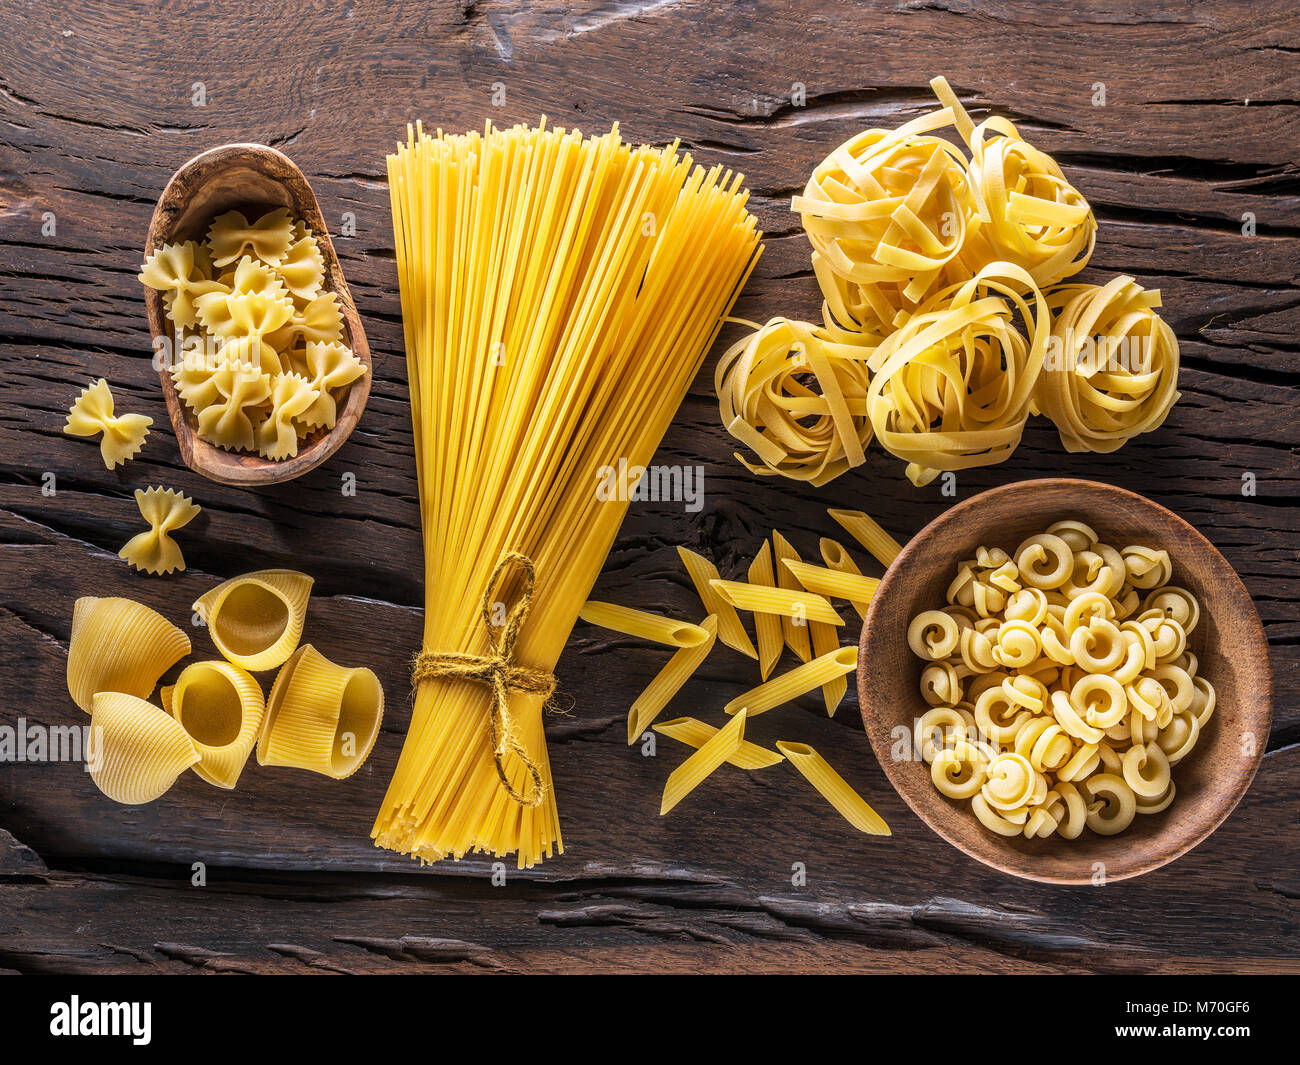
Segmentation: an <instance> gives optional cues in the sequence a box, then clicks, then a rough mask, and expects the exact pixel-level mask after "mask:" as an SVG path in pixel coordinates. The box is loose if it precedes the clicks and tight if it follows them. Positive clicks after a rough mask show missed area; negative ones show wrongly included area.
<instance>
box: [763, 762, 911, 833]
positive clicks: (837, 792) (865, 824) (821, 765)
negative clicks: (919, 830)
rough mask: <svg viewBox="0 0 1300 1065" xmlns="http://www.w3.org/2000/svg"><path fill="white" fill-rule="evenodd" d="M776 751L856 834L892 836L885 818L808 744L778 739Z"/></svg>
mask: <svg viewBox="0 0 1300 1065" xmlns="http://www.w3.org/2000/svg"><path fill="white" fill-rule="evenodd" d="M776 749H777V750H778V751H780V752H781V753H782V754H783V755H785V756H786V757H787V758H788V759H790V764H791V765H793V766H794V767H795V768H796V769H797V770H799V772H800V773H802V774H803V776H804V778H805V779H806V780H807V781H808V783H810V784H811V785H812V786H813V787H814V788H816V789H817V790H818V791H819V792H820V793H821V795H822V798H824V799H825V800H826V801H827V802H829V803H830V804H831V805H832V806H834V807H835V809H837V810H838V811H839V812H840V814H841V815H842V816H843V817H844V819H845V820H846V821H848V823H849V824H851V825H852V826H853V827H854V828H856V829H857V830H858V831H859V832H865V833H866V834H867V835H869V836H890V835H893V833H892V832H890V831H889V826H888V825H887V824H885V822H884V819H883V818H882V817H881V816H880V815H879V814H878V813H876V811H875V810H873V809H872V808H871V807H870V806H868V805H867V803H866V801H865V800H864V799H863V798H862V796H861V795H859V794H858V793H857V792H856V791H854V790H853V788H851V787H850V786H849V783H848V781H846V780H845V779H844V778H843V777H842V776H840V775H839V774H838V773H837V772H835V770H834V769H832V768H831V767H830V763H828V762H827V761H826V759H825V758H823V757H822V756H821V755H820V754H818V753H817V752H816V751H815V750H813V748H811V747H809V746H808V744H806V743H791V742H789V741H786V740H778V741H777V744H776Z"/></svg>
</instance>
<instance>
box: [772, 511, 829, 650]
mask: <svg viewBox="0 0 1300 1065" xmlns="http://www.w3.org/2000/svg"><path fill="white" fill-rule="evenodd" d="M788 559H793V560H795V561H798V560H799V553H798V552H797V551H796V550H795V549H794V548H793V547H792V546H790V541H789V540H787V539H786V538H785V537H784V536H782V535H781V534H780V533H779V532H775V531H773V533H772V564H773V565H774V566H775V567H776V586H777V587H778V588H784V589H785V590H786V591H790V592H798V591H801V590H802V589H800V587H799V582H798V581H797V580H795V579H794V578H793V577H792V576H791V575H790V573H789V571H788V570H787V569H786V568H785V566H784V565H783V563H784V562H786V560H788ZM827 605H829V604H827ZM813 620H818V621H825V620H827V619H826V618H811V617H807V616H805V617H804V618H801V619H800V621H799V623H796V621H795V619H794V618H793V617H787V616H785V615H784V614H783V615H782V616H781V636H782V638H783V639H784V640H785V645H786V646H787V647H788V648H790V650H791V651H793V652H794V653H795V657H796V658H798V659H799V661H800V662H807V661H808V660H809V659H810V658H812V656H813V655H812V644H811V642H810V640H809V636H808V625H807V622H808V621H813Z"/></svg>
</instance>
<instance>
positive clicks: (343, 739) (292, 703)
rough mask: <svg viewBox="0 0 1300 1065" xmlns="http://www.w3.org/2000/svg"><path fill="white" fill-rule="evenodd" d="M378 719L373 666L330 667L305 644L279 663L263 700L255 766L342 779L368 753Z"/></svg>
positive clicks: (380, 700) (380, 707) (380, 695)
mask: <svg viewBox="0 0 1300 1065" xmlns="http://www.w3.org/2000/svg"><path fill="white" fill-rule="evenodd" d="M383 718H384V689H383V687H382V686H381V685H380V683H379V678H378V677H376V676H375V674H374V672H373V671H372V670H369V669H364V668H355V669H349V668H347V667H345V666H339V665H335V664H334V663H333V662H331V661H330V660H329V659H328V658H326V657H325V656H324V655H322V654H321V653H320V652H319V651H317V650H316V648H314V647H313V646H312V645H311V644H304V645H303V646H302V647H301V648H299V650H298V651H297V652H296V653H295V654H294V656H293V657H292V658H290V659H289V661H288V662H286V663H285V664H284V668H283V669H281V670H280V673H279V675H278V676H277V677H276V678H275V685H274V687H272V688H271V696H270V698H269V699H267V701H266V717H265V718H264V719H263V721H262V734H261V735H260V736H259V737H258V740H257V761H258V764H259V765H279V766H292V767H294V768H296V769H310V770H311V771H312V772H314V773H321V774H323V775H324V776H327V777H333V778H334V779H335V780H342V779H343V778H344V777H349V776H351V775H352V774H353V773H355V772H356V771H357V770H358V769H359V768H361V764H362V763H363V762H364V761H365V760H366V758H367V757H368V756H369V754H370V750H371V748H372V747H374V745H375V739H376V738H377V737H378V736H379V725H380V722H381V721H383Z"/></svg>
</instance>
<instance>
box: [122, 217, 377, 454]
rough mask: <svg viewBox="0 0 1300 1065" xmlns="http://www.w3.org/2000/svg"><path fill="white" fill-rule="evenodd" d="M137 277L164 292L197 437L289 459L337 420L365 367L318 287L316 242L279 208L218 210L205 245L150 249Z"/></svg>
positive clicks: (333, 300)
mask: <svg viewBox="0 0 1300 1065" xmlns="http://www.w3.org/2000/svg"><path fill="white" fill-rule="evenodd" d="M140 280H141V281H142V282H143V283H144V284H146V285H148V286H150V287H151V288H155V289H158V290H160V291H162V292H163V293H164V305H165V307H166V309H167V312H168V317H169V319H170V321H171V324H172V326H173V328H174V330H175V334H176V340H177V343H178V347H177V351H176V354H175V357H174V358H173V360H172V363H171V366H170V368H169V369H170V375H171V378H172V382H173V384H174V386H175V388H176V394H177V395H178V396H179V397H180V399H181V401H182V402H183V403H184V404H185V407H186V409H187V413H188V416H189V417H190V418H191V419H192V423H193V425H194V431H195V433H196V435H197V436H198V437H199V438H200V439H202V440H205V441H207V442H208V443H210V444H213V445H214V446H216V447H221V448H224V449H226V450H229V451H248V452H254V451H255V452H257V453H259V454H260V455H262V457H263V458H266V459H270V460H272V461H282V460H284V459H288V458H292V457H293V456H295V455H297V454H298V452H299V450H300V448H301V447H302V446H303V444H304V443H305V442H308V441H310V440H312V439H314V438H316V437H317V436H319V434H321V433H324V432H328V431H329V430H330V429H332V428H333V427H334V426H335V424H336V423H337V420H338V410H339V405H340V403H342V402H343V400H344V399H345V397H346V396H347V394H348V389H349V387H350V386H351V385H352V383H353V382H355V381H356V380H358V379H359V378H360V377H362V376H364V374H365V373H366V365H365V363H364V362H363V361H362V360H361V359H360V358H358V357H357V355H356V354H355V353H354V352H353V351H352V350H351V348H349V347H348V345H347V336H346V332H345V329H344V323H343V307H342V304H341V303H340V302H339V298H338V295H337V294H336V293H335V292H333V291H330V290H329V289H327V288H326V287H325V285H326V280H327V273H326V268H325V257H324V253H323V251H322V249H321V246H320V240H319V238H318V237H317V236H316V235H315V234H313V233H312V231H311V229H310V228H309V227H308V226H306V225H305V224H304V223H303V222H302V221H301V220H296V219H294V218H292V217H291V215H290V213H289V211H288V209H287V208H279V209H277V210H274V211H270V212H268V213H266V214H263V215H261V216H260V217H257V218H255V219H252V220H250V219H249V218H248V217H247V216H246V215H244V214H243V213H242V212H240V211H228V212H226V213H225V214H222V215H220V216H218V217H216V218H214V219H213V220H212V221H211V223H210V225H209V227H208V230H207V236H206V239H205V240H204V241H203V242H201V243H200V242H195V241H186V242H183V243H178V244H168V245H164V246H163V247H162V248H160V249H158V250H157V251H156V252H154V253H153V254H152V255H150V256H149V258H148V260H147V261H146V262H145V264H144V266H143V267H142V268H141V272H140ZM106 440H107V437H106ZM105 457H106V459H107V451H106V452H105Z"/></svg>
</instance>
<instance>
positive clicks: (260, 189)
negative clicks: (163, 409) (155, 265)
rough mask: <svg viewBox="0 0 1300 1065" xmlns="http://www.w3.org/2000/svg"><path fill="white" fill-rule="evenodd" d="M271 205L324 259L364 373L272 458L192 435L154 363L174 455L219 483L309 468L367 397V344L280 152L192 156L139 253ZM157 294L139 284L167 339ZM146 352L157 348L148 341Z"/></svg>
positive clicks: (159, 335)
mask: <svg viewBox="0 0 1300 1065" xmlns="http://www.w3.org/2000/svg"><path fill="white" fill-rule="evenodd" d="M277 207H287V208H289V211H290V213H291V214H292V215H293V216H294V217H295V218H300V219H302V220H303V221H304V222H305V223H306V224H307V225H308V226H309V227H310V228H311V231H312V235H313V236H315V237H316V239H317V241H318V243H319V245H320V250H321V254H322V255H323V256H324V259H325V281H324V288H325V289H326V290H329V291H332V292H335V293H337V294H338V298H339V305H340V307H341V308H342V312H343V328H344V331H345V333H346V340H347V344H348V346H349V347H350V348H351V349H352V350H353V351H354V352H355V353H356V356H357V358H359V359H360V360H361V361H362V362H363V363H365V366H366V373H365V374H364V375H363V376H361V377H360V378H358V379H357V380H356V381H354V382H352V384H351V385H349V386H348V391H347V394H346V395H345V396H344V397H343V399H342V401H341V402H340V404H339V410H338V420H337V421H336V422H335V424H334V428H333V429H329V430H323V431H320V432H318V433H317V434H315V435H314V436H310V437H308V438H307V439H306V440H305V441H303V442H302V443H301V444H300V445H299V448H298V454H297V455H295V456H293V457H292V458H288V459H284V460H283V461H281V462H273V461H271V460H270V459H264V458H262V456H261V455H258V454H256V453H255V452H242V451H226V450H224V449H223V448H219V447H216V446H214V445H212V444H209V443H208V442H207V441H206V440H201V439H199V436H198V432H197V422H196V420H195V417H194V412H193V411H191V410H190V409H189V407H187V406H186V405H185V403H184V402H183V401H182V400H181V398H180V396H178V395H177V394H176V388H175V385H174V384H173V382H172V379H171V374H170V373H168V371H167V367H166V366H165V365H164V366H162V367H160V368H159V373H158V377H159V380H161V382H162V389H163V397H164V398H165V399H166V401H167V414H168V416H169V417H170V418H171V422H172V427H173V429H175V431H176V442H177V443H178V444H179V445H180V449H181V458H183V459H184V460H185V464H186V465H187V466H189V467H190V469H192V470H195V471H197V472H199V473H201V474H203V476H205V477H207V478H209V479H211V480H213V481H219V482H220V483H222V484H232V485H243V486H249V485H259V484H278V483H280V482H281V481H289V480H292V479H293V478H295V477H298V476H301V475H302V474H304V473H306V472H307V471H308V470H311V469H315V468H316V467H317V466H319V465H320V464H321V463H322V462H324V461H325V460H326V459H327V458H329V457H330V456H331V455H333V454H334V452H336V451H337V450H338V449H339V448H340V447H342V446H343V442H344V441H345V440H347V438H348V436H349V435H351V433H352V430H353V429H354V428H355V427H356V424H357V422H358V421H359V420H360V419H361V412H362V411H364V410H365V409H366V400H367V399H368V398H369V396H370V378H371V362H370V345H369V344H367V343H366V334H365V330H363V329H362V327H361V318H360V316H359V315H358V314H357V309H356V306H355V305H354V304H353V302H352V294H351V293H350V292H349V291H348V285H347V282H346V281H345V280H344V279H343V271H342V269H341V268H340V267H339V260H338V256H337V255H336V254H335V252H334V245H333V243H332V242H331V241H330V236H329V230H328V228H327V227H326V225H325V219H324V218H323V217H322V216H321V213H320V205H319V204H318V203H317V202H316V196H315V194H314V193H313V192H312V190H311V185H309V184H308V183H307V179H306V178H305V177H304V176H303V173H302V171H301V170H299V169H298V167H297V166H296V165H295V164H294V162H293V160H291V159H290V158H289V157H288V156H287V155H285V154H284V153H283V152H278V151H276V150H275V149H274V148H269V147H267V146H266V145H264V144H225V145H222V146H221V147H220V148H212V149H210V150H209V151H206V152H204V153H203V154H201V155H196V156H195V157H194V158H193V159H191V160H190V161H189V162H188V163H186V164H185V165H184V166H182V167H181V168H180V169H179V170H177V171H176V173H175V174H173V175H172V179H171V180H170V181H169V182H168V183H167V187H166V188H165V189H164V190H163V194H162V196H161V198H160V199H159V200H158V205H157V207H155V208H154V212H153V219H152V220H151V221H150V223H149V236H148V240H147V242H146V243H145V249H144V252H145V256H146V258H147V257H148V256H149V255H152V254H153V252H154V249H155V248H157V247H158V246H159V245H162V244H168V243H174V242H176V241H184V240H202V239H203V238H204V237H205V236H206V235H207V229H208V223H209V222H211V221H212V219H213V218H215V217H216V216H217V215H219V214H223V213H224V212H226V211H230V210H239V211H243V212H244V214H245V215H246V216H247V217H248V218H249V220H250V221H251V220H254V219H256V218H258V217H259V216H260V215H262V214H264V213H265V212H267V211H272V210H275V209H276V208H277ZM162 297H163V294H162V293H161V292H158V291H157V290H155V289H152V288H148V287H146V288H145V307H146V310H147V312H148V315H149V330H150V332H151V333H152V334H153V338H154V343H155V345H157V344H158V343H160V342H161V341H162V340H163V338H168V337H170V336H171V330H170V328H169V327H168V322H167V315H166V311H165V309H164V307H163V298H162ZM154 350H155V351H156V350H158V348H157V347H156V346H155V349H154Z"/></svg>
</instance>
